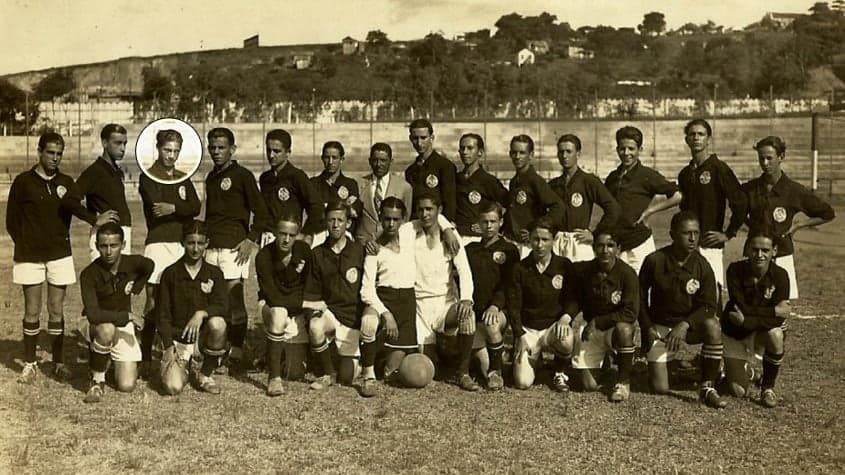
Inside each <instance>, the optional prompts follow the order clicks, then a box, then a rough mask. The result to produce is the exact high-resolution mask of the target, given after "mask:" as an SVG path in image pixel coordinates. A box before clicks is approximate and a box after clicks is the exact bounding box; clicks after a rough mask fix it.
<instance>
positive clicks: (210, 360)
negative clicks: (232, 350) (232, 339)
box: [200, 348, 226, 376]
mask: <svg viewBox="0 0 845 475" xmlns="http://www.w3.org/2000/svg"><path fill="white" fill-rule="evenodd" d="M202 353H203V355H204V358H203V359H202V367H201V368H200V373H202V375H203V376H211V373H213V372H214V370H215V369H217V367H218V366H220V359H221V358H222V357H223V355H225V354H226V349H225V348H223V349H211V348H204V349H203V350H202Z"/></svg>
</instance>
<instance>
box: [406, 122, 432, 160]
mask: <svg viewBox="0 0 845 475" xmlns="http://www.w3.org/2000/svg"><path fill="white" fill-rule="evenodd" d="M408 140H410V141H411V145H413V146H414V150H416V151H417V153H418V154H420V155H425V154H427V153H429V152H430V151H431V149H432V148H433V147H434V134H431V133H429V132H428V127H420V128H418V129H412V130H411V133H410V135H409V136H408Z"/></svg>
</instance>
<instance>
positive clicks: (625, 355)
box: [616, 345, 634, 384]
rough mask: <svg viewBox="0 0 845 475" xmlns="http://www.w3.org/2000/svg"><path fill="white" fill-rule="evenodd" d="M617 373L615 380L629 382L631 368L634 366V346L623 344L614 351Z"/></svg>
mask: <svg viewBox="0 0 845 475" xmlns="http://www.w3.org/2000/svg"><path fill="white" fill-rule="evenodd" d="M616 357H617V364H618V365H619V375H618V377H617V381H618V382H620V383H622V384H631V368H632V367H633V366H634V346H633V345H632V346H623V347H622V348H619V350H617V352H616Z"/></svg>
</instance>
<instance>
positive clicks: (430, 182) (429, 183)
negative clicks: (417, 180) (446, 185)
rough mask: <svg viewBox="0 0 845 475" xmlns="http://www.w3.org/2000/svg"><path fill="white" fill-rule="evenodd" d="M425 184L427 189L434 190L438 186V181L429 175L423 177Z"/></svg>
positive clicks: (435, 177)
mask: <svg viewBox="0 0 845 475" xmlns="http://www.w3.org/2000/svg"><path fill="white" fill-rule="evenodd" d="M425 184H426V186H428V187H429V188H436V187H437V185H438V184H440V180H438V179H437V176H435V175H429V176H427V177H425Z"/></svg>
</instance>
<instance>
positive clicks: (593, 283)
mask: <svg viewBox="0 0 845 475" xmlns="http://www.w3.org/2000/svg"><path fill="white" fill-rule="evenodd" d="M575 269H576V273H577V274H578V277H579V281H578V282H579V285H578V302H579V303H580V304H581V310H582V311H583V312H584V320H585V321H587V322H589V321H592V320H595V322H596V328H598V329H599V330H602V331H604V330H607V329H610V328H612V327H613V325H614V324H616V323H634V322H636V321H637V316H638V315H639V313H640V283H639V280H638V279H637V273H636V272H634V269H632V268H631V266H629V265H628V264H626V263H625V262H623V261H622V260H621V259H616V263H615V264H614V265H613V267H612V268H611V269H610V271H609V272H605V271H603V270H602V268H601V266H600V264H599V262H598V261H597V260H595V259H594V260H592V261H587V262H576V263H575Z"/></svg>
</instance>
